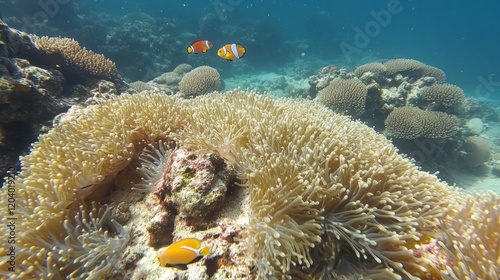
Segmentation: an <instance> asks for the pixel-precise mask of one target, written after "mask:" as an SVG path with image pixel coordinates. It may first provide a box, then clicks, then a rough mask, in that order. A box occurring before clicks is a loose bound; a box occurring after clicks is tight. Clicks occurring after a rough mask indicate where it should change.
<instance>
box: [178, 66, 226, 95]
mask: <svg viewBox="0 0 500 280" xmlns="http://www.w3.org/2000/svg"><path fill="white" fill-rule="evenodd" d="M221 83H222V81H221V78H220V75H219V71H217V69H215V68H212V67H210V66H200V67H196V68H194V69H193V70H191V71H189V72H187V73H186V74H185V75H184V77H182V79H181V81H180V83H179V90H180V94H181V95H182V96H184V97H195V96H198V95H203V94H207V93H209V92H212V91H216V90H219V89H220V86H221Z"/></svg>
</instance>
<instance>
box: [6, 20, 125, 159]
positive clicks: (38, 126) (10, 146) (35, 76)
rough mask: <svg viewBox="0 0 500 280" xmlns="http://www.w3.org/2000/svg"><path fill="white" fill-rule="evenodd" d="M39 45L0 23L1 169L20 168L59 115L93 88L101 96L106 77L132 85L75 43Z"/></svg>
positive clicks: (120, 86)
mask: <svg viewBox="0 0 500 280" xmlns="http://www.w3.org/2000/svg"><path fill="white" fill-rule="evenodd" d="M35 41H37V42H38V43H40V45H41V46H40V47H39V46H38V45H37V44H36V43H35V42H34V41H33V40H32V37H31V36H30V35H28V34H26V33H24V32H20V31H17V30H15V29H11V28H9V27H8V26H7V25H6V24H5V23H4V22H3V21H1V20H0V74H1V79H0V106H1V107H0V108H1V110H0V117H1V120H0V135H1V136H0V151H2V153H1V154H2V158H1V160H0V162H1V164H0V167H1V168H4V167H6V166H16V165H17V157H18V156H19V154H21V153H23V152H24V151H25V149H26V148H27V147H28V146H29V143H30V142H32V141H34V140H35V139H36V136H37V135H38V134H39V133H40V131H41V130H43V129H45V128H44V126H50V121H51V120H52V119H53V118H54V117H55V116H56V115H57V114H60V113H62V112H64V111H66V110H67V109H68V108H69V107H70V106H71V105H73V104H76V103H78V102H83V101H84V100H85V99H86V98H87V97H89V96H91V95H92V94H93V93H92V92H91V89H92V88H94V87H96V88H97V91H98V92H100V91H101V87H100V86H99V85H102V84H103V81H102V79H104V80H106V79H107V80H110V83H111V84H112V87H113V88H118V90H120V91H122V90H123V89H124V88H126V87H127V86H126V84H125V83H124V81H123V80H122V79H121V78H120V76H119V75H118V74H117V72H116V68H115V67H114V64H113V63H112V62H111V61H109V60H106V59H105V58H104V57H103V56H101V55H96V54H94V53H92V52H90V51H87V50H84V49H81V48H80V47H79V44H78V43H77V42H76V41H74V40H71V39H59V38H52V39H49V38H43V39H39V40H35ZM53 42H58V43H59V45H57V43H56V44H55V45H54V44H52V43H53ZM58 46H59V47H60V48H58ZM66 47H67V48H66ZM115 91H116V90H115Z"/></svg>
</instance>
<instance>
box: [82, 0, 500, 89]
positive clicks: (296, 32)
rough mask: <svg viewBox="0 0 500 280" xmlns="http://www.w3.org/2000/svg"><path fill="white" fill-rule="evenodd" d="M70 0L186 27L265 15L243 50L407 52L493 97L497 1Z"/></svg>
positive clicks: (334, 56) (362, 57) (497, 69)
mask: <svg viewBox="0 0 500 280" xmlns="http://www.w3.org/2000/svg"><path fill="white" fill-rule="evenodd" d="M75 2H76V3H80V4H81V5H84V6H86V7H88V8H89V9H91V10H94V11H100V12H104V13H108V14H111V15H114V16H122V15H125V14H127V13H132V12H144V13H147V14H149V15H151V16H153V17H156V18H177V19H178V22H181V24H180V26H179V25H178V26H177V27H178V28H180V29H181V30H182V31H183V32H190V33H194V34H199V31H200V30H199V27H200V24H199V22H200V19H203V18H204V17H206V16H207V15H208V14H215V15H216V16H217V17H219V18H220V19H221V20H223V21H226V22H228V23H229V24H230V25H232V26H237V27H240V28H243V29H244V28H245V26H246V25H248V22H249V21H250V22H260V21H265V22H266V24H267V25H269V28H270V29H269V30H268V32H270V33H272V35H276V36H274V37H271V38H267V37H265V36H263V37H262V39H263V40H264V39H265V40H266V41H263V42H258V44H255V45H254V46H252V47H254V48H253V49H248V53H254V54H255V53H261V54H263V55H264V56H265V54H266V53H270V54H275V52H274V51H273V48H275V46H276V45H279V44H280V42H276V41H275V39H277V40H279V41H290V42H298V41H300V42H301V44H304V45H306V47H305V48H304V49H303V52H304V53H305V54H306V55H309V56H315V57H318V58H320V59H321V60H323V61H324V62H325V65H326V64H328V63H331V62H335V63H338V64H339V65H346V66H350V67H355V66H356V65H359V64H362V63H366V62H370V61H374V60H385V59H391V58H412V59H417V60H420V61H422V62H424V63H426V64H429V65H433V66H436V67H438V68H441V69H443V70H444V71H445V72H446V74H447V77H448V82H449V83H453V84H456V85H458V86H460V87H462V88H463V89H464V90H465V92H466V94H467V95H469V96H476V97H487V98H494V99H500V97H499V96H500V63H499V62H500V55H499V50H500V17H499V16H498V11H499V10H500V2H498V1H492V0H490V1H481V2H471V1H411V0H409V1H408V0H407V1H405V0H399V1H398V0H389V1H360V0H355V1H327V0H320V1H277V0H276V1H269V0H261V1H249V0H212V1H206V0H204V1H201V0H197V1H177V0H175V1H162V0H149V1H140V2H139V1H118V0H114V1H113V0H100V1H75ZM215 32H216V31H215ZM199 35H202V34H199ZM232 35H233V36H232V38H225V39H227V40H232V41H234V42H238V41H241V39H242V38H241V36H244V35H245V34H241V36H239V34H238V33H234V34H232ZM276 37H277V38H276ZM165 47H166V48H168V46H165ZM283 52H284V53H286V50H284V51H283ZM294 55H297V53H295V54H293V53H292V54H290V56H289V57H287V59H292V58H293V57H294ZM248 59H250V56H249V58H248ZM269 59H270V60H272V59H273V57H269ZM280 62H281V61H280ZM278 65H279V63H278ZM257 68H258V67H257Z"/></svg>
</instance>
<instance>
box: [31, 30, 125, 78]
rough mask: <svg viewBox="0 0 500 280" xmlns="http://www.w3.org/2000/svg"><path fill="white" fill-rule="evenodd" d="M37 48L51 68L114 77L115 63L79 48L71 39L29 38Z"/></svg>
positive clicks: (33, 36)
mask: <svg viewBox="0 0 500 280" xmlns="http://www.w3.org/2000/svg"><path fill="white" fill-rule="evenodd" d="M31 37H32V39H33V41H34V42H35V44H36V46H37V48H38V49H39V50H40V51H41V52H42V53H43V55H44V56H45V57H48V59H49V60H51V62H52V64H53V65H52V66H53V68H56V67H57V68H61V71H63V72H65V71H70V72H83V73H85V75H91V76H97V77H106V78H113V77H115V75H116V66H115V63H114V62H113V61H111V60H109V59H107V58H105V57H104V55H102V54H96V53H94V52H93V51H90V50H87V49H85V48H83V49H82V48H81V47H80V44H79V43H78V42H77V41H75V40H73V39H71V38H58V37H46V36H44V37H38V36H35V35H32V36H31Z"/></svg>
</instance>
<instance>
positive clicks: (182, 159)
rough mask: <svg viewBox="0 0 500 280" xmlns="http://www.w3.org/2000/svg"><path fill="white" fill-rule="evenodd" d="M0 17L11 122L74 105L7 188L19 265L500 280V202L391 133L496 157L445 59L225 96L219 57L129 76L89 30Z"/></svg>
mask: <svg viewBox="0 0 500 280" xmlns="http://www.w3.org/2000/svg"><path fill="white" fill-rule="evenodd" d="M0 23H1V25H0V27H1V31H2V32H1V33H0V36H2V37H1V42H2V44H1V45H0V47H1V48H0V51H1V52H0V54H1V56H2V60H1V63H2V65H4V66H5V67H4V68H6V69H7V66H8V67H9V69H16V71H8V72H6V71H3V70H1V69H0V71H3V72H2V74H3V75H2V79H1V82H0V87H1V88H2V89H5V90H2V92H1V93H0V94H2V100H5V106H6V107H8V108H9V109H10V112H11V115H9V116H8V117H9V118H6V119H8V121H10V122H15V121H17V120H18V119H17V118H19V116H22V115H23V114H21V111H20V110H21V108H22V106H23V104H22V100H19V99H15V98H11V97H12V96H13V94H20V95H21V96H22V95H23V94H25V95H26V96H27V97H30V98H35V100H36V102H37V103H36V104H39V105H40V106H42V109H40V110H41V112H43V116H44V118H43V119H37V118H30V119H26V120H25V122H24V124H25V125H26V127H29V128H30V129H34V128H36V127H38V128H41V127H42V126H43V125H47V124H45V122H46V121H47V120H50V119H52V118H54V117H55V115H57V114H60V113H63V112H64V113H63V114H60V115H58V116H57V117H56V118H55V119H54V120H53V122H52V124H50V125H49V126H50V127H46V128H45V129H44V131H45V133H42V134H40V135H39V136H38V140H37V141H35V142H34V143H33V144H32V146H31V148H30V149H29V151H28V152H27V153H26V154H25V155H24V156H22V157H21V159H20V161H21V169H20V172H19V174H18V176H15V178H11V179H8V180H6V181H5V185H4V188H2V192H3V194H2V195H1V196H0V201H1V204H2V205H7V204H8V203H9V195H6V192H11V190H13V189H14V186H15V212H13V213H15V218H16V220H15V231H16V232H15V246H14V245H12V246H14V247H13V249H11V248H9V247H5V246H2V247H0V273H1V277H3V278H7V279H306V278H307V279H359V278H367V279H415V280H416V279H498V275H500V263H499V259H500V258H499V250H498V244H500V233H499V232H498V229H499V228H500V214H499V213H500V209H499V205H500V196H499V195H497V194H468V193H465V192H463V191H462V190H460V189H458V188H456V187H453V186H450V185H448V184H447V183H446V182H444V181H442V180H440V179H439V178H438V177H437V175H436V174H431V173H429V172H426V171H424V170H422V169H421V168H420V167H418V166H417V165H416V164H415V162H414V161H413V160H411V159H409V158H408V157H407V156H405V155H403V154H401V153H399V152H398V149H397V148H396V146H395V145H394V144H393V143H392V142H391V141H390V140H388V139H387V138H386V135H387V136H391V137H392V138H393V139H394V141H395V142H394V143H399V142H398V141H402V142H401V143H403V144H404V143H406V142H404V141H405V140H406V141H409V140H412V139H420V140H422V139H424V140H425V141H436V143H438V144H437V145H439V143H442V142H446V141H452V142H453V143H455V144H456V145H455V147H457V148H456V149H455V150H443V151H442V152H443V153H446V154H447V155H448V156H447V157H446V158H445V159H443V161H444V160H449V161H454V162H459V161H460V160H461V159H467V161H468V162H469V164H470V165H469V166H476V167H477V166H481V165H484V163H485V162H487V161H488V160H489V158H490V149H489V147H488V143H487V141H485V140H484V139H483V138H481V137H479V136H478V135H477V133H474V132H473V131H481V129H480V128H478V127H477V126H478V125H474V123H478V122H477V121H472V119H473V118H475V117H476V116H475V115H474V112H477V111H474V110H473V109H472V108H477V107H474V106H475V105H474V103H473V102H471V101H470V100H467V99H466V98H464V94H463V91H461V89H460V88H458V87H457V86H454V85H450V84H446V83H445V79H446V76H445V73H444V72H443V71H441V70H440V69H437V68H435V67H432V66H429V65H426V64H424V63H421V62H418V61H415V60H410V59H395V60H389V61H387V62H385V63H370V64H366V65H362V66H360V67H358V68H357V69H355V71H354V72H349V71H347V70H346V69H344V68H341V69H339V68H337V67H335V66H333V65H331V66H327V67H325V68H324V69H322V70H321V71H320V72H319V73H318V74H317V75H314V76H311V77H310V78H309V83H310V85H311V89H310V91H309V93H308V94H309V97H310V98H309V99H304V98H302V99H274V98H273V97H272V96H270V95H267V94H262V93H257V92H255V91H252V90H241V89H234V90H228V91H225V92H219V90H220V89H221V86H222V80H221V76H220V75H219V72H218V71H217V70H216V69H215V68H212V67H208V66H200V67H196V68H194V69H193V68H192V67H191V66H190V65H187V64H181V65H179V66H178V67H177V68H175V69H174V70H173V71H172V72H167V73H165V74H163V75H161V76H159V77H157V78H154V79H153V80H152V81H150V82H147V83H146V82H136V83H131V84H130V86H129V85H128V84H126V83H125V82H124V81H123V79H122V78H121V77H120V76H119V75H118V74H117V73H116V66H115V64H114V63H113V62H111V60H109V59H107V58H105V57H104V56H102V55H98V54H95V53H92V52H90V51H87V50H85V49H83V48H81V47H80V46H79V44H78V43H77V42H76V41H74V40H72V39H64V38H57V39H56V38H47V37H34V36H29V35H27V34H25V33H22V32H18V31H15V30H12V29H10V28H8V26H7V25H5V24H4V23H3V22H0ZM6 44H9V45H8V47H5V46H6ZM172 68H173V67H172ZM14 72H15V73H23V75H22V76H24V77H26V78H20V76H19V75H17V74H14ZM27 73H31V74H30V75H24V74H27ZM75 75H76V76H78V77H79V78H78V79H76V80H75V79H74V77H75ZM37 77H45V79H37ZM42 80H43V81H45V82H42ZM64 80H70V81H71V82H69V83H68V82H66V83H64V82H63V81H64ZM28 93H29V94H28ZM45 93H47V94H45ZM186 97H189V99H187V98H186ZM28 101H31V99H29V100H28ZM50 104H53V105H51V106H52V107H50V106H49V105H50ZM61 104H63V105H64V106H63V105H61ZM43 106H46V107H43ZM70 107H71V108H70ZM46 108H50V110H49V109H46ZM68 108H70V109H69V110H68ZM345 115H348V116H345ZM353 118H357V119H359V120H364V121H367V122H368V123H369V124H370V126H368V125H366V124H364V123H362V122H360V121H358V120H353ZM463 120H467V121H468V122H467V123H468V125H467V126H466V127H465V128H464V127H462V124H463V123H465V121H463ZM479 125H482V124H479ZM6 127H7V126H6V125H5V124H2V126H1V127H0V129H1V130H0V140H1V141H3V142H6V143H7V142H9V143H11V142H13V141H12V139H13V138H12V136H11V135H10V134H9V133H8V131H7V130H6V129H5V128H6ZM371 127H375V129H377V130H380V131H381V130H384V134H382V133H380V132H377V131H376V130H375V129H373V128H371ZM33 134H34V132H33ZM398 139H399V140H398ZM424 140H422V141H424ZM21 144H22V143H19V145H21ZM406 144H407V143H406ZM402 147H403V149H404V145H402ZM23 148H26V147H24V146H19V150H22V149H23ZM465 150H467V153H463V152H464V151H465ZM434 167H436V166H431V167H429V168H434ZM471 168H472V167H471ZM10 218H11V217H10V216H9V215H1V218H0V219H1V222H2V224H4V225H6V224H9V222H12V221H10V220H9V219H10Z"/></svg>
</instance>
